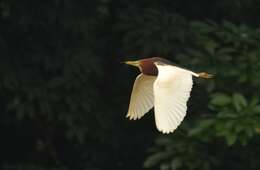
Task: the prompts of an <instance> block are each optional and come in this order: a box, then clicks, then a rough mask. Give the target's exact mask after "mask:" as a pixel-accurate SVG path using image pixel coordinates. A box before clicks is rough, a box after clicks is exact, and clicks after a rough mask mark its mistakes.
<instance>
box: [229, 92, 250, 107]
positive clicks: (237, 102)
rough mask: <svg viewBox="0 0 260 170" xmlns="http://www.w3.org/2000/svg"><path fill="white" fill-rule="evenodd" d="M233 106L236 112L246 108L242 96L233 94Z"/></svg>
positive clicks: (245, 102)
mask: <svg viewBox="0 0 260 170" xmlns="http://www.w3.org/2000/svg"><path fill="white" fill-rule="evenodd" d="M232 98H233V105H234V106H235V108H236V110H237V111H240V110H241V109H242V108H243V107H246V106H247V101H246V99H245V97H244V96H243V95H241V94H240V93H234V94H233V96H232Z"/></svg>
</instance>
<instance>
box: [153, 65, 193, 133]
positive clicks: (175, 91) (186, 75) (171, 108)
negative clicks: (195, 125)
mask: <svg viewBox="0 0 260 170" xmlns="http://www.w3.org/2000/svg"><path fill="white" fill-rule="evenodd" d="M156 66H157V68H158V70H159V74H158V77H157V79H156V81H155V82H154V112H155V121H156V126H157V129H158V130H159V131H161V132H163V133H170V132H173V131H174V130H175V129H176V128H177V127H178V126H179V124H180V123H181V121H182V120H183V118H184V116H185V115H186V111H187V101H188V99H189V97H190V92H191V89H192V84H193V83H192V75H193V74H194V73H193V72H191V71H189V70H185V69H181V68H178V67H175V66H170V65H160V64H156Z"/></svg>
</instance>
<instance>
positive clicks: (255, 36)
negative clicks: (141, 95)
mask: <svg viewBox="0 0 260 170" xmlns="http://www.w3.org/2000/svg"><path fill="white" fill-rule="evenodd" d="M0 9H1V10H0V52H1V56H0V110H1V114H0V132H1V134H2V136H1V140H0V167H1V169H4V170H9V169H14V170H24V169H26V170H32V169H39V170H44V169H46V170H47V169H53V170H54V169H55V170H56V169H57V170H61V169H68V170H70V169H73V170H81V169H86V170H101V169H114V170H117V169H118V170H119V169H120V170H121V169H126V170H133V169H135V170H139V169H143V168H150V169H158V168H159V169H161V170H183V169H185V170H196V169H200V170H215V169H236V170H244V169H250V170H258V169H259V168H260V163H259V160H258V158H259V153H260V148H259V147H258V145H259V142H260V140H259V139H260V138H259V132H260V103H259V97H260V92H259V90H258V88H259V86H260V79H259V72H260V50H259V49H260V38H259V37H260V31H259V17H258V16H259V14H260V2H259V1H257V0H229V1H225V0H219V1H214V2H211V1H206V0H198V1H196V2H194V1H191V0H184V1H183V0H175V1H172V0H164V1H158V0H142V1H140V0H122V1H115V0H96V1H89V0H78V1H74V0H52V1H48V0H47V1H33V0H27V1H24V0H20V1H18V0H0ZM155 56H159V57H164V58H167V59H169V60H171V61H173V62H174V63H176V64H179V65H181V66H183V67H186V68H189V69H192V70H194V71H208V72H211V73H215V74H216V77H215V78H214V79H213V80H211V81H203V80H196V81H195V84H194V87H193V92H192V94H191V96H192V97H191V99H190V101H189V103H188V108H189V109H188V112H187V117H186V118H185V119H186V120H185V121H184V122H183V124H182V125H181V126H180V128H179V129H178V130H177V131H176V132H175V133H173V134H170V135H161V134H160V133H159V132H158V131H157V130H156V128H155V126H154V124H155V123H154V117H153V114H147V115H146V116H145V117H144V118H143V119H142V120H139V121H129V120H127V119H125V115H126V113H127V108H128V103H129V97H130V93H131V89H132V84H133V80H134V78H135V77H136V75H137V74H138V70H133V69H132V68H129V67H127V66H125V65H123V64H122V61H125V60H135V59H140V58H146V57H155ZM151 112H153V111H151Z"/></svg>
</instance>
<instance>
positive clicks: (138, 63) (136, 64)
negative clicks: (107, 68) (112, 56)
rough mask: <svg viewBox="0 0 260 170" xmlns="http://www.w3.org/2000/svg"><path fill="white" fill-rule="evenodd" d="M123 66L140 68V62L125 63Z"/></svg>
mask: <svg viewBox="0 0 260 170" xmlns="http://www.w3.org/2000/svg"><path fill="white" fill-rule="evenodd" d="M124 63H125V64H128V65H131V66H135V67H139V66H140V62H139V61H125V62H124Z"/></svg>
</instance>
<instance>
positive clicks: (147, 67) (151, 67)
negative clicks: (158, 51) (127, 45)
mask: <svg viewBox="0 0 260 170" xmlns="http://www.w3.org/2000/svg"><path fill="white" fill-rule="evenodd" d="M124 63H125V64H128V65H132V66H135V67H138V68H139V70H140V72H142V73H143V74H146V75H157V74H158V69H157V67H156V66H155V64H160V65H162V64H170V61H168V60H166V59H163V58H160V57H152V58H146V59H140V60H136V61H126V62H124ZM171 64H172V63H171Z"/></svg>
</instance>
